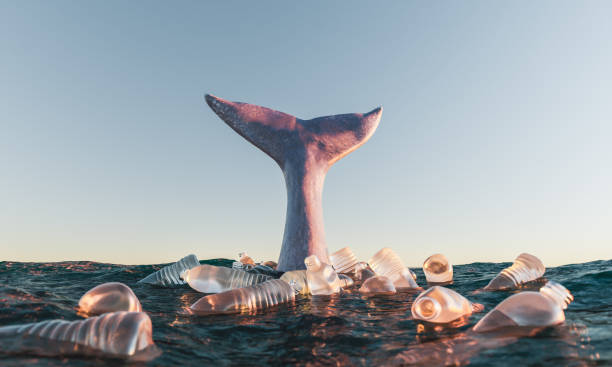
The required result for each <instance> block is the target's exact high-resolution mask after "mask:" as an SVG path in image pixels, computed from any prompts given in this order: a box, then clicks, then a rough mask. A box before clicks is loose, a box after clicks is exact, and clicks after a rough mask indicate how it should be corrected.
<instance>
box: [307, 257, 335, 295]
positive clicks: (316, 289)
mask: <svg viewBox="0 0 612 367" xmlns="http://www.w3.org/2000/svg"><path fill="white" fill-rule="evenodd" d="M304 263H305V264H306V280H307V281H308V288H310V293H311V294H312V295H315V296H317V295H329V294H334V293H338V292H340V290H341V289H342V283H341V282H340V279H339V278H338V274H336V272H335V271H334V269H333V268H332V267H331V266H330V265H328V264H325V263H322V262H321V260H319V258H318V257H317V255H310V256H308V257H307V258H306V259H304Z"/></svg>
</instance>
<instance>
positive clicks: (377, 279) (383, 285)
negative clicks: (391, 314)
mask: <svg viewBox="0 0 612 367" xmlns="http://www.w3.org/2000/svg"><path fill="white" fill-rule="evenodd" d="M359 293H364V294H367V295H374V294H395V293H397V290H396V289H395V286H394V285H393V282H392V281H391V279H389V278H387V277H386V276H384V275H375V276H373V277H369V278H368V279H366V281H365V282H363V284H362V285H361V288H359Z"/></svg>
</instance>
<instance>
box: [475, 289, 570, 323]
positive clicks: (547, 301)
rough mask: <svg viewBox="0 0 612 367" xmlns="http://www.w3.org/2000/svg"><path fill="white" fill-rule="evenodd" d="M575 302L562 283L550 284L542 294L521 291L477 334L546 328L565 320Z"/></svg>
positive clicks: (487, 317) (498, 308)
mask: <svg viewBox="0 0 612 367" xmlns="http://www.w3.org/2000/svg"><path fill="white" fill-rule="evenodd" d="M573 300H574V297H573V296H572V294H571V293H570V292H569V291H568V290H567V289H566V288H565V287H564V286H562V285H561V284H559V283H557V282H553V281H549V282H548V283H546V285H545V286H544V287H542V288H541V289H540V291H539V292H531V291H527V292H520V293H516V294H513V295H512V296H510V297H508V298H506V299H505V300H503V301H502V302H501V303H500V304H498V305H497V306H495V308H494V309H493V310H491V311H490V312H489V313H487V314H486V315H485V316H484V317H483V318H482V319H480V321H478V323H477V324H476V325H475V326H474V331H475V332H479V333H480V332H487V331H492V330H497V329H500V328H504V327H514V326H531V327H545V326H552V325H556V324H560V323H562V322H563V321H565V313H564V312H563V310H565V309H566V308H567V306H568V305H569V304H570V303H571V302H572V301H573Z"/></svg>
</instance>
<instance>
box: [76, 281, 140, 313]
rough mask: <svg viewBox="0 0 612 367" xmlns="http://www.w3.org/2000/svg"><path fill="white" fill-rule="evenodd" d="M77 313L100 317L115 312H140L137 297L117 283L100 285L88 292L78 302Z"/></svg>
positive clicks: (125, 286)
mask: <svg viewBox="0 0 612 367" xmlns="http://www.w3.org/2000/svg"><path fill="white" fill-rule="evenodd" d="M79 311H81V312H83V313H85V314H87V315H100V314H103V313H107V312H116V311H135V312H140V311H142V306H141V305H140V301H139V300H138V297H136V295H135V294H134V292H133V291H132V289H130V287H128V286H127V285H125V284H123V283H119V282H110V283H104V284H100V285H98V286H96V287H94V288H92V289H90V290H88V291H87V292H86V293H85V294H84V295H83V296H82V297H81V299H80V300H79Z"/></svg>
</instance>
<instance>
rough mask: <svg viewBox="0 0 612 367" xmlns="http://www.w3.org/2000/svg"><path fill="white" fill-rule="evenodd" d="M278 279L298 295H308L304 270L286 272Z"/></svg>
mask: <svg viewBox="0 0 612 367" xmlns="http://www.w3.org/2000/svg"><path fill="white" fill-rule="evenodd" d="M280 279H281V280H284V281H285V282H287V284H290V285H291V286H292V287H293V288H294V289H295V291H296V292H298V293H299V294H304V295H308V294H310V288H309V287H308V281H307V280H306V270H291V271H287V272H285V273H284V274H283V275H281V277H280Z"/></svg>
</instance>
